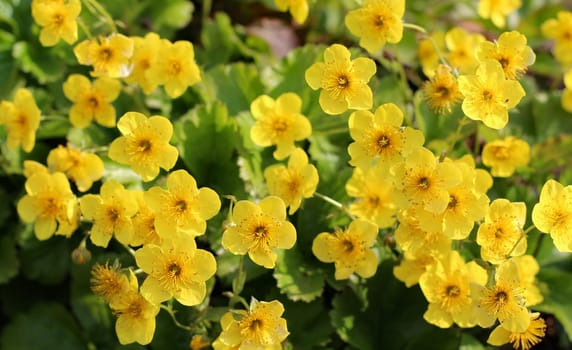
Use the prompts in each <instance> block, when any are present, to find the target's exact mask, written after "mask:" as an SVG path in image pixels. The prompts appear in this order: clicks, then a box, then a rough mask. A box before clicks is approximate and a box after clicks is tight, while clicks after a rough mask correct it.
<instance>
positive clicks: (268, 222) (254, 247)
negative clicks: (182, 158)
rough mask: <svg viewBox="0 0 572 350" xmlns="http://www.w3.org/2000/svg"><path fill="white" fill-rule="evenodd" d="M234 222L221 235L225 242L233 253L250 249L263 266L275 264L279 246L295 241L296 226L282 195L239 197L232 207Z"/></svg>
mask: <svg viewBox="0 0 572 350" xmlns="http://www.w3.org/2000/svg"><path fill="white" fill-rule="evenodd" d="M231 221H232V223H233V224H232V225H230V226H229V227H227V229H226V230H225V231H224V233H223V235H222V246H223V247H224V248H225V249H226V250H228V251H230V252H231V253H232V254H236V255H244V254H247V253H248V256H249V257H250V259H251V260H252V261H253V262H254V263H255V264H258V265H260V266H264V267H265V268H267V269H271V268H273V267H274V265H275V264H276V258H277V255H276V250H277V249H290V248H292V247H293V246H294V243H296V229H295V228H294V225H292V224H291V223H290V222H289V221H287V219H286V205H285V203H284V201H283V200H282V199H280V197H276V196H268V197H266V198H264V199H263V200H261V201H260V203H258V204H255V203H253V202H251V201H247V200H243V201H238V202H237V203H236V205H235V206H234V208H233V210H232V218H231Z"/></svg>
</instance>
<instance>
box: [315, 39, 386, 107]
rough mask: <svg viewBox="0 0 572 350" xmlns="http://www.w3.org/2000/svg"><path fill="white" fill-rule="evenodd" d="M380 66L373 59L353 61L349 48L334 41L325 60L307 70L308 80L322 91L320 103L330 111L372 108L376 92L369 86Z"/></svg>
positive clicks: (363, 58)
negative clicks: (377, 66)
mask: <svg viewBox="0 0 572 350" xmlns="http://www.w3.org/2000/svg"><path fill="white" fill-rule="evenodd" d="M376 70H377V68H376V66H375V62H374V61H373V60H371V59H369V58H365V57H359V58H356V59H355V60H350V52H349V50H348V49H347V48H346V47H345V46H343V45H340V44H334V45H332V46H330V47H328V48H327V49H326V50H325V51H324V62H318V63H314V64H313V65H312V66H311V67H310V68H308V69H307V70H306V74H305V77H306V82H307V83H308V85H310V87H311V88H312V89H313V90H317V89H322V91H320V98H319V103H320V107H322V110H324V112H326V113H327V114H341V113H343V112H345V111H346V110H348V108H349V109H357V110H363V109H370V108H371V106H372V104H373V93H372V92H371V89H370V87H369V86H368V85H367V83H368V82H369V80H370V79H371V77H372V76H373V75H374V74H375V72H376Z"/></svg>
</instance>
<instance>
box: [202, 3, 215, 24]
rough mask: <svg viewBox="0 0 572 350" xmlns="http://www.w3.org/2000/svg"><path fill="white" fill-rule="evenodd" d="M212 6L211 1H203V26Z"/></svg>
mask: <svg viewBox="0 0 572 350" xmlns="http://www.w3.org/2000/svg"><path fill="white" fill-rule="evenodd" d="M212 6H213V4H212V0H203V12H202V21H203V25H204V24H205V23H206V22H207V20H208V18H209V15H210V13H211V10H212Z"/></svg>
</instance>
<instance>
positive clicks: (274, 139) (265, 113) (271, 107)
mask: <svg viewBox="0 0 572 350" xmlns="http://www.w3.org/2000/svg"><path fill="white" fill-rule="evenodd" d="M301 108H302V99H300V97H299V96H298V95H296V94H295V93H292V92H288V93H285V94H282V95H280V96H279V97H278V98H277V99H276V100H273V99H272V98H271V97H270V96H267V95H262V96H259V97H258V98H256V100H254V101H252V103H251V104H250V112H251V113H252V116H253V117H254V119H256V122H255V123H254V125H253V126H252V128H251V129H250V138H251V139H252V140H253V141H254V143H255V144H257V145H259V146H263V147H266V146H271V145H276V151H275V152H274V158H276V159H278V160H280V159H284V158H286V157H288V155H290V153H291V152H292V151H293V150H294V149H295V148H296V146H295V145H294V141H300V140H303V139H305V138H307V137H309V136H310V135H311V134H312V125H311V124H310V122H309V121H308V119H307V118H306V117H305V116H304V115H302V114H301V113H300V109H301Z"/></svg>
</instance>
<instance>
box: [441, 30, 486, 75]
mask: <svg viewBox="0 0 572 350" xmlns="http://www.w3.org/2000/svg"><path fill="white" fill-rule="evenodd" d="M483 41H485V37H484V36H482V35H481V34H478V33H469V32H467V31H466V30H465V29H463V28H460V27H454V28H453V29H451V30H449V31H447V33H446V34H445V47H446V48H447V50H449V52H448V53H447V55H446V59H447V61H448V62H449V64H450V65H451V67H453V68H454V69H457V70H458V71H459V73H460V74H473V73H474V72H475V69H476V68H477V66H478V64H479V62H478V61H477V58H476V56H475V50H476V48H477V46H478V45H479V43H481V42H483Z"/></svg>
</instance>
